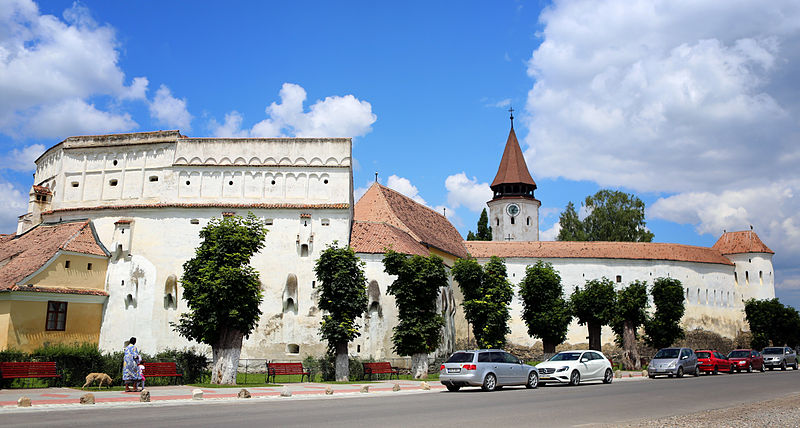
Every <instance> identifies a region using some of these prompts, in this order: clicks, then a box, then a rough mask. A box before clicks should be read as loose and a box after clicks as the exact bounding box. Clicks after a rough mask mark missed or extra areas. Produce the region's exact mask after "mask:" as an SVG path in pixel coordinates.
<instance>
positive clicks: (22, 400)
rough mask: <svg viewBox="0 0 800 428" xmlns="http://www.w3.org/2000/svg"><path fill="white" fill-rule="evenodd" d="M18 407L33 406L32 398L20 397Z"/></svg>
mask: <svg viewBox="0 0 800 428" xmlns="http://www.w3.org/2000/svg"><path fill="white" fill-rule="evenodd" d="M17 407H31V399H30V398H28V397H25V396H22V397H19V400H17Z"/></svg>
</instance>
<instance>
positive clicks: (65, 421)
mask: <svg viewBox="0 0 800 428" xmlns="http://www.w3.org/2000/svg"><path fill="white" fill-rule="evenodd" d="M797 392H800V371H786V372H780V371H776V372H767V373H764V374H761V373H753V374H734V375H718V376H703V377H700V378H694V377H687V378H684V379H667V378H664V379H661V378H659V379H656V380H644V381H640V382H617V383H613V384H611V385H602V384H585V385H581V386H579V387H568V386H546V387H540V388H539V389H536V390H526V389H524V388H506V389H504V390H502V391H497V392H493V393H484V392H480V391H479V390H470V389H465V390H462V391H461V392H458V393H449V392H429V393H420V394H400V393H398V394H392V393H382V394H374V395H371V396H349V397H345V396H338V397H337V396H333V397H324V398H319V399H302V400H299V399H295V398H289V399H285V398H284V399H272V400H258V401H248V400H236V401H219V402H211V401H206V402H202V403H191V404H183V405H173V406H146V405H143V406H141V407H138V406H132V407H109V408H100V406H98V407H96V408H91V409H86V410H84V409H83V408H81V409H72V410H55V409H53V410H47V411H42V410H44V409H40V411H34V412H24V413H8V414H3V415H2V416H0V417H2V422H0V425H3V426H27V427H34V426H62V425H71V426H80V427H90V426H108V425H110V424H114V425H118V424H122V425H123V426H126V425H128V424H130V425H129V426H148V427H152V426H176V427H192V428H195V427H205V426H225V425H231V426H235V427H237V428H238V427H240V426H265V425H266V426H281V427H308V426H324V427H326V428H328V427H347V428H353V427H359V426H380V427H381V428H387V427H408V426H425V427H437V426H442V427H445V426H447V427H452V426H459V424H467V423H469V424H470V426H490V427H492V428H499V427H502V426H511V425H512V424H513V425H523V426H548V427H550V426H575V425H584V424H594V423H610V424H613V423H620V422H624V421H631V420H637V419H642V418H653V417H664V416H670V415H676V414H682V413H689V412H697V411H701V410H705V409H714V408H722V407H729V406H733V405H736V404H739V403H744V402H754V401H764V400H769V399H773V398H777V397H781V396H784V395H787V394H790V393H797Z"/></svg>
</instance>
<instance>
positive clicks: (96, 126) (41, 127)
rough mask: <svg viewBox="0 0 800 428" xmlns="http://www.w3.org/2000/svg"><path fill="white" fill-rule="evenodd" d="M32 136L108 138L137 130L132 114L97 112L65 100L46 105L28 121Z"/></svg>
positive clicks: (90, 106) (37, 110) (77, 102)
mask: <svg viewBox="0 0 800 428" xmlns="http://www.w3.org/2000/svg"><path fill="white" fill-rule="evenodd" d="M25 123H26V127H27V128H28V134H29V135H31V136H35V137H41V138H58V137H64V136H66V135H75V134H106V133H109V132H120V131H126V130H130V129H133V128H136V127H137V126H138V125H137V124H136V122H134V121H133V119H132V118H131V115H130V114H128V113H112V112H107V111H103V110H99V109H97V108H96V107H95V106H94V104H88V103H86V101H84V100H82V99H79V98H72V99H65V100H63V101H60V102H58V103H55V104H48V105H44V106H42V107H40V108H38V109H36V110H35V111H34V112H31V113H30V115H29V116H28V117H27V118H26V119H25Z"/></svg>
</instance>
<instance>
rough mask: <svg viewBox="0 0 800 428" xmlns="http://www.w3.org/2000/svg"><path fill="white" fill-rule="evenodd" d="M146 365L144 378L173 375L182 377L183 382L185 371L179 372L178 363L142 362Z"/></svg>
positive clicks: (173, 376)
mask: <svg viewBox="0 0 800 428" xmlns="http://www.w3.org/2000/svg"><path fill="white" fill-rule="evenodd" d="M142 365H144V378H145V379H148V378H151V377H172V378H175V379H176V380H177V378H181V383H183V373H178V365H177V364H175V363H142Z"/></svg>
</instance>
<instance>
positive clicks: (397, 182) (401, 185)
mask: <svg viewBox="0 0 800 428" xmlns="http://www.w3.org/2000/svg"><path fill="white" fill-rule="evenodd" d="M386 187H388V188H390V189H393V190H396V191H397V192H400V193H402V194H403V195H405V196H407V197H409V198H411V199H413V200H414V201H416V202H418V203H420V204H422V205H426V206H427V205H428V203H427V202H425V199H422V196H420V195H419V190H417V186H414V185H413V184H411V181H410V180H409V179H407V178H404V177H398V176H396V175H394V174H392V175H390V176H389V179H388V180H386Z"/></svg>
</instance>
